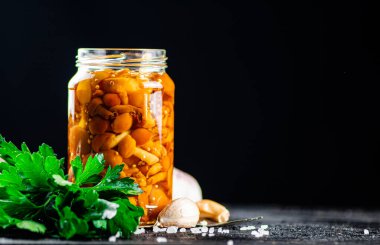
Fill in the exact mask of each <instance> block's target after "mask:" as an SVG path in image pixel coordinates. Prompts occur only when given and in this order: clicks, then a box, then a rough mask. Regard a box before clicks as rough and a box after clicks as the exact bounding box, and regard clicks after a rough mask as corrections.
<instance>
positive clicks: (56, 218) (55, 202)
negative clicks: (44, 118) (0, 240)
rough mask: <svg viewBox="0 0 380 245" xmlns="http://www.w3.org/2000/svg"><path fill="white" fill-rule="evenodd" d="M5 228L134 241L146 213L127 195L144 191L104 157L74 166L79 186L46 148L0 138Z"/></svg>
mask: <svg viewBox="0 0 380 245" xmlns="http://www.w3.org/2000/svg"><path fill="white" fill-rule="evenodd" d="M0 158H2V159H3V161H2V162H0V229H1V228H3V229H25V230H29V231H31V232H37V233H44V234H47V235H50V236H59V237H63V238H66V239H70V238H72V237H74V236H79V237H88V238H95V237H102V236H110V235H115V234H116V233H118V232H120V234H121V237H124V238H129V237H130V235H131V234H132V233H133V232H134V231H135V230H136V228H137V227H138V224H139V221H140V217H141V216H142V215H143V210H142V208H140V207H136V206H134V205H132V204H131V203H130V202H129V200H128V196H132V195H138V194H140V193H141V192H142V191H141V189H140V188H139V187H138V186H137V184H135V183H134V182H133V180H132V179H130V178H123V179H120V178H119V173H120V171H122V169H123V165H118V166H116V167H114V168H111V167H108V168H107V170H106V173H105V175H104V177H103V178H102V177H101V176H100V175H99V174H100V173H101V172H102V171H103V170H104V168H105V161H104V158H103V155H102V154H97V155H95V156H94V157H89V158H88V160H87V162H86V164H82V162H81V160H80V158H79V157H77V158H75V159H74V160H73V161H72V162H71V166H72V168H73V172H74V177H75V183H73V182H70V181H68V177H67V175H65V174H64V172H63V168H62V167H63V164H64V159H58V158H57V156H56V154H55V153H54V151H53V149H52V148H51V147H50V146H48V145H46V144H42V145H41V146H40V147H39V149H38V151H37V152H31V151H30V150H29V148H28V147H27V145H26V144H25V143H23V144H22V145H21V149H19V148H18V147H16V146H15V145H14V144H13V143H11V142H7V141H5V139H4V138H3V137H2V136H1V135H0Z"/></svg>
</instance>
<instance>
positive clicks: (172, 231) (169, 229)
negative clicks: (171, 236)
mask: <svg viewBox="0 0 380 245" xmlns="http://www.w3.org/2000/svg"><path fill="white" fill-rule="evenodd" d="M177 231H178V227H177V226H169V227H168V229H167V230H166V233H177Z"/></svg>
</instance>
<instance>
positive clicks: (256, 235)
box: [251, 231, 263, 237]
mask: <svg viewBox="0 0 380 245" xmlns="http://www.w3.org/2000/svg"><path fill="white" fill-rule="evenodd" d="M251 234H252V235H254V236H255V237H262V236H263V234H261V233H260V232H258V231H252V233H251Z"/></svg>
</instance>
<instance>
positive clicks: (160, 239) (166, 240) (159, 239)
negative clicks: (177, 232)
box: [156, 236, 168, 242]
mask: <svg viewBox="0 0 380 245" xmlns="http://www.w3.org/2000/svg"><path fill="white" fill-rule="evenodd" d="M156 241H157V242H168V239H166V237H160V236H159V237H157V238H156Z"/></svg>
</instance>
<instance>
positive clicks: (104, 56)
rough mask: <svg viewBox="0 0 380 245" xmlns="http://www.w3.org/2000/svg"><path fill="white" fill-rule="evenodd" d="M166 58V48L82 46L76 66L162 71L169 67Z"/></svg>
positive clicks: (141, 71)
mask: <svg viewBox="0 0 380 245" xmlns="http://www.w3.org/2000/svg"><path fill="white" fill-rule="evenodd" d="M166 60H167V57H166V51H165V50H164V49H113V48H104V49H102V48H80V49H78V55H77V61H76V66H77V67H78V68H79V69H88V70H100V69H107V68H109V69H114V70H120V69H125V68H128V69H130V70H135V71H138V72H140V73H150V72H159V73H162V72H164V71H165V68H166V67H167V65H166Z"/></svg>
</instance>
